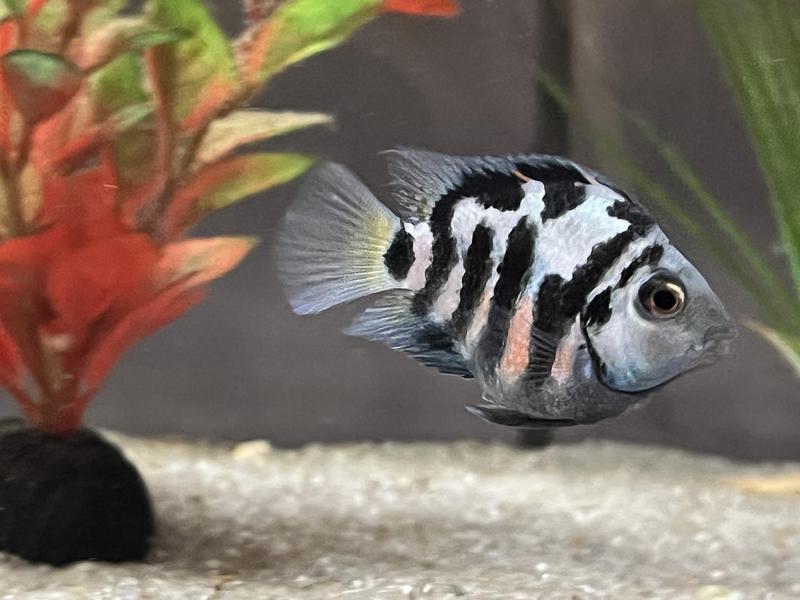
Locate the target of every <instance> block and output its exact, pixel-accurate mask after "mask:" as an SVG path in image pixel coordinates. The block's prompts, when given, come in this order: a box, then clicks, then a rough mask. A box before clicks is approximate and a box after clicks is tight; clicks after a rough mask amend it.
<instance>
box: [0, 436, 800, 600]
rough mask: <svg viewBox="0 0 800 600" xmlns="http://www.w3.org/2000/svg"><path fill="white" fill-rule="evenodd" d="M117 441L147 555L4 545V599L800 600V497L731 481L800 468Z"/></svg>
mask: <svg viewBox="0 0 800 600" xmlns="http://www.w3.org/2000/svg"><path fill="white" fill-rule="evenodd" d="M112 439H113V440H114V441H116V442H117V443H119V444H120V445H121V446H122V448H123V449H124V451H125V452H126V454H127V455H128V456H129V457H130V459H131V460H132V461H133V462H134V463H135V464H136V465H137V466H138V467H139V468H140V469H141V472H142V474H143V476H144V478H145V480H146V481H147V483H148V485H149V486H150V490H151V492H152V495H153V500H154V503H155V509H156V513H157V522H158V527H159V534H158V537H157V539H156V541H155V548H154V551H153V553H152V556H151V558H150V560H149V562H148V563H146V564H129V565H117V566H110V565H104V564H92V563H83V564H78V565H74V566H71V567H68V568H66V569H61V570H58V569H52V568H49V567H44V566H31V565H28V564H26V563H24V562H22V561H20V560H17V559H14V558H11V557H7V556H2V555H0V582H2V587H1V588H0V599H3V600H6V599H32V600H33V599H35V600H71V599H73V598H74V599H97V600H99V599H117V598H119V599H125V600H128V599H130V600H136V599H140V598H142V599H150V598H152V599H158V600H170V599H179V598H180V599H186V600H198V599H206V598H209V599H210V598H220V599H236V600H238V599H240V598H241V599H247V600H251V599H262V598H263V599H276V600H287V599H293V598H297V599H312V598H320V599H322V598H348V599H353V600H362V599H363V600H381V599H398V600H399V599H411V600H426V599H429V598H482V599H483V598H485V599H498V600H500V599H502V600H512V599H516V598H546V599H554V600H558V599H565V600H581V599H583V598H614V599H619V598H622V599H627V598H648V599H650V598H669V599H674V598H687V599H695V598H700V599H711V598H714V599H721V598H729V599H746V598H772V599H777V598H796V597H800V496H759V495H755V494H753V493H752V492H744V491H741V490H740V489H739V488H738V487H737V486H736V485H734V484H733V483H732V482H731V479H736V478H742V477H760V476H774V475H779V474H781V473H784V472H785V473H789V472H797V471H798V470H799V469H800V465H790V464H784V465H767V466H753V465H750V466H748V465H737V464H735V463H731V462H728V461H725V460H722V459H717V458H710V457H703V456H695V455H691V454H687V453H682V452H677V451H671V450H664V449H657V448H645V447H638V446H630V445H619V444H612V443H585V444H581V445H574V446H554V447H550V448H548V449H545V450H543V451H525V450H519V449H514V448H510V447H505V446H501V445H482V444H479V443H471V442H470V443H466V442H465V443H456V444H451V445H444V444H442V445H437V444H383V445H367V444H365V445H346V446H311V447H308V448H305V449H303V450H300V451H278V450H273V449H271V448H270V447H269V446H268V445H267V444H265V443H263V442H262V443H248V444H244V445H241V446H238V447H236V448H229V447H227V448H226V447H216V446H203V445H199V444H189V443H182V442H163V441H143V440H138V439H132V438H127V437H123V436H117V435H114V436H112ZM768 592H771V593H768Z"/></svg>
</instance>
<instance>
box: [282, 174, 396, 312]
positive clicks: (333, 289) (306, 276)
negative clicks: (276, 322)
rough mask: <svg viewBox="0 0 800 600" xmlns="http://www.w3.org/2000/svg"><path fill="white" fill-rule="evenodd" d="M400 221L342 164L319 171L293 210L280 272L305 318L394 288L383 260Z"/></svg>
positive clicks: (292, 301)
mask: <svg viewBox="0 0 800 600" xmlns="http://www.w3.org/2000/svg"><path fill="white" fill-rule="evenodd" d="M400 227H401V224H400V219H398V218H397V217H396V216H395V215H394V214H393V213H392V212H391V211H390V210H389V209H388V208H386V207H385V206H384V205H383V204H381V203H380V201H379V200H378V199H377V198H375V196H374V195H373V194H372V192H370V191H369V190H368V189H367V188H366V186H365V185H364V184H363V183H361V182H360V181H359V180H358V179H357V178H356V177H355V175H353V174H352V173H351V172H350V171H348V170H347V169H346V168H344V167H343V166H341V165H337V164H333V163H327V164H325V165H323V166H322V167H320V168H319V169H317V171H316V172H315V173H314V174H313V175H312V176H311V177H310V178H309V180H308V181H307V183H306V184H305V185H304V186H303V188H302V189H301V191H300V194H299V195H298V197H297V199H296V200H295V201H294V202H293V203H292V205H291V206H290V207H289V211H288V213H287V214H286V218H285V219H284V222H283V227H282V230H281V233H280V235H279V238H278V245H277V256H278V273H279V275H280V278H281V280H282V282H283V285H284V288H285V290H286V295H287V297H288V299H289V303H290V304H291V305H292V308H293V309H294V311H295V312H296V313H298V314H301V315H307V314H314V313H318V312H321V311H323V310H325V309H327V308H330V307H331V306H335V305H337V304H341V303H343V302H348V301H350V300H355V299H356V298H360V297H362V296H367V295H369V294H373V293H376V292H381V291H384V290H388V289H392V288H394V287H396V286H397V281H396V280H395V279H394V278H393V277H392V276H391V275H390V274H389V271H388V269H387V267H386V265H385V263H384V257H383V255H384V254H385V253H386V251H387V250H388V249H389V246H390V245H391V243H392V239H393V238H394V235H395V234H396V233H397V231H398V230H399V228H400Z"/></svg>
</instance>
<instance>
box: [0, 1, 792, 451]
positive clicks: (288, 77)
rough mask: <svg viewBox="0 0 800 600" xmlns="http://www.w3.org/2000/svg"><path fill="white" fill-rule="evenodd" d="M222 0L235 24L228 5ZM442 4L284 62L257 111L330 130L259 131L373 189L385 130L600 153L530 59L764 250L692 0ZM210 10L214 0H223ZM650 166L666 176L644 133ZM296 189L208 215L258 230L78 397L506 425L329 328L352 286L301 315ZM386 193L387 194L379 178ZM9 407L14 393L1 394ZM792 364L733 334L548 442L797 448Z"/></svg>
mask: <svg viewBox="0 0 800 600" xmlns="http://www.w3.org/2000/svg"><path fill="white" fill-rule="evenodd" d="M234 4H235V5H238V2H237V3H233V2H230V1H229V0H219V1H218V2H217V12H218V14H219V16H220V18H221V20H222V21H223V22H224V23H225V24H226V26H227V27H229V28H230V29H231V30H235V28H236V22H237V19H238V14H237V13H236V11H235V10H234V9H233V8H229V7H231V5H234ZM462 4H463V7H464V11H463V14H462V15H461V16H460V17H458V18H456V19H452V20H437V19H424V18H423V19H420V18H409V17H405V16H400V15H391V16H385V17H383V18H381V19H380V20H378V21H377V22H375V23H373V24H371V25H369V26H368V27H367V28H365V29H363V30H361V31H360V32H359V33H358V34H357V35H356V36H355V37H353V38H352V39H351V40H350V41H349V42H348V43H346V44H345V45H344V46H342V47H340V48H338V49H336V50H334V51H332V52H328V53H325V54H322V55H318V56H316V57H314V58H312V59H310V60H308V61H306V62H305V63H302V64H300V65H298V66H296V67H294V68H292V69H291V70H289V71H288V72H286V73H284V74H282V75H281V76H280V77H279V78H277V79H276V80H275V81H274V82H273V83H272V84H271V86H270V87H269V88H268V89H267V90H266V91H265V93H264V94H262V97H261V98H260V99H259V104H260V105H261V106H268V107H271V108H291V109H303V110H315V111H327V112H330V113H332V114H333V115H335V117H336V120H337V126H336V128H335V129H317V130H314V131H306V132H302V133H300V134H297V135H294V136H292V137H287V138H286V139H283V140H280V142H278V143H272V144H271V147H275V148H282V149H290V150H299V151H307V152H311V153H316V154H319V155H321V156H324V157H329V158H331V159H333V160H336V161H339V162H342V163H345V164H347V165H348V166H350V167H351V168H352V169H353V170H355V171H356V172H357V173H358V174H359V175H360V176H361V177H363V179H364V180H365V181H366V182H367V183H368V184H369V185H370V186H371V187H373V189H375V190H376V191H377V192H378V195H379V196H380V195H381V192H382V191H383V190H384V189H385V188H384V184H385V183H386V181H387V175H386V172H385V168H384V164H383V160H382V159H381V157H379V156H378V152H379V151H381V150H383V149H386V148H391V147H393V146H397V145H411V146H420V147H424V148H429V149H434V150H439V151H444V152H452V153H461V154H489V153H501V154H505V153H515V152H558V153H566V154H569V155H570V156H571V157H573V158H575V159H577V160H579V161H583V162H585V163H587V164H589V165H591V166H594V167H597V168H601V167H603V166H604V160H603V153H602V149H600V151H599V152H597V153H594V152H592V146H591V144H589V143H588V142H587V139H586V136H585V135H583V134H582V132H581V131H580V127H579V126H578V125H577V124H575V123H569V122H568V121H567V120H566V119H565V118H564V116H563V115H561V114H560V113H559V112H558V111H557V110H556V109H555V108H554V107H553V106H552V104H551V103H550V102H548V101H547V100H546V99H545V98H543V95H542V93H541V92H540V91H539V89H538V88H537V86H536V85H535V82H534V64H535V63H536V61H539V62H540V63H542V64H544V65H545V66H546V67H547V68H549V69H550V70H552V71H554V72H556V73H558V74H559V75H560V76H561V77H562V79H563V81H564V82H571V83H572V85H573V89H574V91H575V93H576V94H578V96H579V98H580V101H581V103H582V105H583V107H584V109H585V110H587V111H589V112H591V113H593V114H594V115H595V116H597V117H599V118H600V119H602V120H603V122H604V123H606V124H607V125H609V126H610V127H614V126H615V125H614V119H615V117H614V115H613V110H611V107H613V106H614V105H615V104H618V103H621V104H624V105H625V106H627V107H628V108H631V109H633V110H635V111H637V112H639V113H642V114H645V115H647V117H648V118H650V119H651V120H652V121H653V122H654V123H655V125H656V126H657V127H659V128H660V129H661V130H662V131H663V132H664V133H665V134H666V135H667V137H668V138H669V139H670V141H672V142H673V143H675V144H677V145H678V146H679V147H680V148H681V149H682V150H683V151H684V153H685V154H686V156H687V157H688V158H689V159H690V160H691V161H692V163H693V164H694V165H695V166H696V168H697V169H698V170H699V172H700V173H701V175H702V176H703V177H704V178H705V179H706V181H707V182H708V183H709V185H710V187H711V189H712V190H713V191H714V192H715V193H717V194H718V195H719V196H720V197H721V198H722V199H723V200H724V202H725V204H726V206H727V207H729V208H730V210H731V211H732V212H733V213H734V215H735V216H736V217H737V218H738V219H739V220H740V221H741V222H743V223H746V224H747V226H748V229H749V231H750V232H751V233H752V234H753V236H754V237H755V238H756V239H757V240H758V242H759V243H760V244H761V246H762V247H764V248H767V249H768V250H769V251H770V252H773V256H774V260H775V263H776V268H778V267H779V265H781V264H782V263H781V259H780V257H779V256H778V255H777V252H776V251H775V245H776V230H775V227H774V224H773V222H772V220H771V215H770V213H769V209H768V207H767V202H766V200H767V198H766V189H765V186H764V183H763V181H762V179H761V177H760V175H759V172H758V169H757V166H756V163H755V158H754V156H753V153H752V151H751V149H750V146H749V144H748V140H747V136H746V133H745V132H744V130H743V128H742V124H741V122H740V119H739V116H738V113H737V111H736V107H735V105H734V102H733V99H732V97H731V95H730V93H729V92H728V90H727V88H726V85H725V83H724V81H723V80H722V76H721V74H720V71H719V69H718V65H717V63H716V60H715V57H714V55H713V52H712V51H711V49H710V47H709V46H708V44H707V42H706V41H705V39H704V37H703V32H702V30H701V29H700V27H699V25H698V23H697V21H696V19H695V16H694V13H693V11H692V9H691V6H690V4H689V3H688V2H681V1H679V0H662V1H657V0H604V1H599V0H573V1H572V2H570V1H568V0H551V1H548V2H546V1H536V0H462ZM222 7H226V8H224V10H223V9H222ZM639 156H640V157H641V160H642V163H643V165H644V166H645V167H646V169H647V170H648V172H650V173H651V174H653V175H655V176H656V177H657V178H658V179H659V180H661V181H664V182H666V183H668V184H669V185H670V186H672V188H673V189H675V190H680V188H679V187H678V186H677V185H676V184H675V182H674V181H672V180H671V179H670V178H669V174H668V172H667V171H666V170H665V169H664V168H663V166H662V165H661V164H660V163H658V162H657V161H655V160H653V159H654V157H653V156H651V154H650V153H649V152H648V151H647V150H645V149H641V151H640V152H639ZM295 189H296V184H292V185H288V186H285V187H283V188H280V189H278V190H274V191H271V192H269V193H267V194H264V195H263V196H262V197H258V198H254V199H252V200H250V201H248V202H245V203H242V204H240V205H237V206H235V207H232V208H230V209H228V210H226V211H223V212H221V213H219V214H217V215H215V216H214V217H213V218H211V219H210V220H209V221H208V222H207V224H205V225H204V226H203V228H202V231H201V233H221V234H240V233H241V234H255V235H260V236H262V237H263V238H264V240H265V243H264V244H263V245H262V246H261V247H260V248H259V249H258V250H257V251H256V252H255V253H254V254H253V255H252V256H251V258H250V259H248V261H247V262H246V264H245V265H244V266H243V267H242V268H240V269H239V270H238V271H236V272H235V273H233V274H232V275H230V276H228V277H227V278H226V279H224V280H222V281H220V282H218V283H217V284H216V285H215V286H214V289H213V292H212V293H211V295H210V298H209V299H208V301H207V302H205V303H204V304H203V305H201V306H200V307H199V308H197V309H195V310H194V311H193V312H191V313H190V314H189V315H188V316H187V317H185V318H184V319H182V320H180V321H178V322H177V323H175V324H173V325H171V326H169V327H168V328H166V329H164V330H162V331H161V332H159V333H158V334H157V335H155V336H153V337H152V338H150V339H148V340H146V341H145V342H144V343H141V344H140V345H139V346H137V347H136V348H135V349H134V350H133V351H132V352H130V354H128V355H127V356H126V358H125V359H124V360H123V362H122V364H121V365H120V367H119V368H118V369H117V370H116V372H115V373H114V375H113V376H112V377H111V378H110V380H109V381H108V383H107V385H106V387H105V389H104V390H103V391H102V393H101V394H100V395H99V397H98V398H97V399H96V401H95V404H94V405H93V407H92V408H91V410H90V413H89V417H88V419H89V422H90V423H91V424H92V425H95V426H104V427H111V428H116V429H120V430H123V431H127V432H132V433H146V434H164V433H180V434H186V435H191V436H203V437H212V438H232V439H247V438H254V437H266V438H268V439H269V440H271V441H272V442H274V443H276V444H279V445H286V446H296V445H301V444H305V443H309V442H316V441H324V442H330V441H341V440H362V439H371V440H384V439H395V440H411V439H430V440H434V439H435V440H449V439H456V438H465V437H469V438H479V439H500V440H507V441H511V440H514V439H515V432H513V431H512V430H509V429H505V428H503V427H500V426H497V425H489V424H486V423H484V422H482V421H480V420H478V419H476V418H474V417H472V416H470V415H469V414H467V413H466V412H465V411H464V409H463V405H464V404H471V403H474V402H475V401H476V400H477V399H478V397H479V393H480V392H479V389H478V387H477V384H475V383H473V382H468V381H463V380H460V379H458V378H455V377H447V376H443V375H439V374H438V373H436V372H435V371H432V370H428V369H425V368H423V367H421V366H419V365H418V364H416V363H415V362H414V361H412V360H410V359H408V358H406V357H404V356H403V355H401V354H398V353H394V352H392V351H390V350H389V349H387V348H385V347H383V346H380V345H377V344H372V343H369V342H366V341H362V340H357V339H352V338H348V337H345V336H344V335H342V334H341V333H340V329H341V328H342V326H344V325H345V324H346V323H347V322H348V320H349V318H350V317H352V316H353V315H354V314H355V313H356V312H358V311H359V310H360V309H361V308H363V306H365V305H366V304H367V303H357V304H356V305H351V306H347V307H343V308H341V309H335V310H333V311H330V312H329V313H326V314H324V315H321V316H318V317H309V318H299V317H295V316H294V315H293V314H292V313H291V311H290V310H289V308H288V305H287V304H286V302H285V301H284V298H283V295H282V293H281V291H280V288H279V286H278V284H277V281H276V278H275V272H274V267H273V261H272V248H271V240H272V239H273V238H274V234H275V227H276V223H277V222H278V219H279V218H280V216H281V214H282V213H283V211H284V209H285V207H286V205H287V203H288V202H289V200H290V198H291V197H292V194H293V192H294V191H295ZM384 193H385V192H384ZM663 224H664V226H665V229H666V230H667V232H668V233H669V234H670V235H671V237H672V238H673V241H675V242H676V243H678V245H680V246H681V248H682V249H683V250H684V251H685V252H686V253H687V254H688V255H689V256H690V257H692V258H693V259H694V260H695V262H696V263H697V264H698V265H699V266H700V267H701V270H703V271H704V272H705V273H706V274H707V276H708V278H709V280H710V281H711V283H712V286H713V287H715V289H716V290H717V291H718V293H719V294H720V296H721V297H722V298H723V300H724V301H725V303H726V304H727V305H728V306H729V308H730V309H731V310H732V312H733V313H735V314H736V315H739V316H742V315H753V314H754V313H755V311H754V308H753V306H752V304H751V303H750V302H749V301H748V299H747V297H745V296H744V295H743V294H742V292H740V291H739V289H738V288H737V286H736V285H735V283H733V282H732V281H729V280H728V278H727V277H726V275H725V273H724V272H722V271H721V270H720V269H719V268H718V267H717V266H716V265H715V263H714V262H713V260H712V259H710V258H709V257H708V256H705V255H703V254H702V253H700V252H698V251H697V250H696V248H695V247H694V246H693V244H692V243H691V242H689V241H687V240H686V236H684V235H682V233H681V231H679V230H676V228H675V227H674V226H672V225H671V224H670V223H669V222H664V223H663ZM2 410H3V412H8V413H11V412H12V411H14V407H13V406H12V405H11V403H10V402H5V403H4V404H3V407H2ZM799 432H800V392H798V381H797V379H795V378H793V376H792V374H791V372H790V370H789V368H788V367H787V366H785V365H784V363H783V362H782V361H781V360H780V359H779V357H778V356H777V355H776V354H775V353H774V352H773V351H772V349H771V348H770V347H769V346H768V345H767V344H765V343H764V342H763V341H762V340H761V339H760V338H759V337H757V336H756V335H754V334H752V333H750V332H748V331H746V330H743V331H742V335H741V336H740V339H739V343H738V346H737V348H736V350H735V352H734V354H733V356H732V357H730V358H728V359H726V360H724V361H723V362H722V363H720V364H719V365H717V366H715V367H712V368H710V369H707V370H705V371H700V372H696V373H691V374H688V375H686V376H685V377H683V378H682V379H680V380H679V381H677V382H675V383H673V384H671V385H669V386H667V387H666V388H665V389H664V390H663V391H661V392H659V393H658V394H657V396H655V397H654V398H653V399H652V400H651V401H650V402H648V403H647V404H646V405H645V406H643V407H642V408H639V409H636V410H632V411H630V412H629V413H627V414H625V415H623V416H622V417H620V418H617V419H614V420H611V421H607V422H604V423H602V424H599V425H596V426H592V427H580V428H573V429H570V430H564V431H560V432H558V434H557V439H558V440H574V439H578V438H582V437H585V436H602V437H610V438H616V439H625V440H636V441H644V442H653V443H660V444H669V445H675V446H682V447H687V448H692V449H699V450H705V451H713V452H719V453H725V454H729V455H735V456H740V457H751V458H766V457H772V458H800V433H799Z"/></svg>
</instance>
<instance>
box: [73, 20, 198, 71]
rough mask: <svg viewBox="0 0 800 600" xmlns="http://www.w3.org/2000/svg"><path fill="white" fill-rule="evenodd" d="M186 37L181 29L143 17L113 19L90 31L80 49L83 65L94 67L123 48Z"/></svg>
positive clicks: (135, 49) (140, 49)
mask: <svg viewBox="0 0 800 600" xmlns="http://www.w3.org/2000/svg"><path fill="white" fill-rule="evenodd" d="M185 38H186V32H184V31H182V30H180V29H160V28H158V27H155V26H153V25H152V24H151V23H149V22H148V21H147V20H146V19H144V18H142V17H124V18H118V19H114V20H112V21H109V22H108V23H106V24H105V25H104V26H103V27H101V28H100V29H98V30H97V31H96V32H94V33H93V34H91V35H90V36H89V37H88V38H87V40H86V42H85V46H84V49H83V53H82V59H83V65H84V68H86V69H88V70H96V69H98V68H100V67H102V66H103V65H106V64H108V63H109V62H111V61H112V60H114V58H116V57H117V56H119V55H121V54H124V53H125V52H143V51H144V50H147V49H148V48H152V47H154V46H160V45H164V44H175V43H177V42H179V41H181V40H183V39H185Z"/></svg>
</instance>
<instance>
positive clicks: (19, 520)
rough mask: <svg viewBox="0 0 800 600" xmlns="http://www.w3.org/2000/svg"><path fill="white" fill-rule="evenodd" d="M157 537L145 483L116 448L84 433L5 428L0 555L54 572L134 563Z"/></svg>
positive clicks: (0, 455) (0, 450)
mask: <svg viewBox="0 0 800 600" xmlns="http://www.w3.org/2000/svg"><path fill="white" fill-rule="evenodd" d="M152 534H153V512H152V508H151V504H150V498H149V496H148V494H147V490H146V488H145V485H144V482H143V481H142V478H141V477H140V476H139V473H138V472H137V471H136V469H135V467H134V466H133V465H132V464H131V463H130V462H129V461H128V460H127V459H126V458H125V457H124V456H123V455H122V453H121V452H120V451H119V449H117V448H116V446H114V445H112V444H111V443H109V442H108V441H106V440H105V439H103V438H102V437H101V436H100V435H98V434H97V433H95V432H92V431H89V430H85V429H84V430H80V431H78V432H76V433H74V434H73V435H70V436H67V437H60V436H56V435H52V434H48V433H44V432H42V431H38V430H34V429H30V428H27V427H26V426H24V425H23V424H21V423H19V422H15V423H9V422H4V423H2V424H0V551H5V552H9V553H12V554H16V555H17V556H20V557H22V558H24V559H26V560H29V561H32V562H43V563H48V564H51V565H56V566H60V565H66V564H69V563H72V562H76V561H80V560H100V561H108V562H124V561H136V560H142V559H143V558H144V557H145V555H146V554H147V552H148V550H149V548H150V538H151V536H152Z"/></svg>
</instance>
